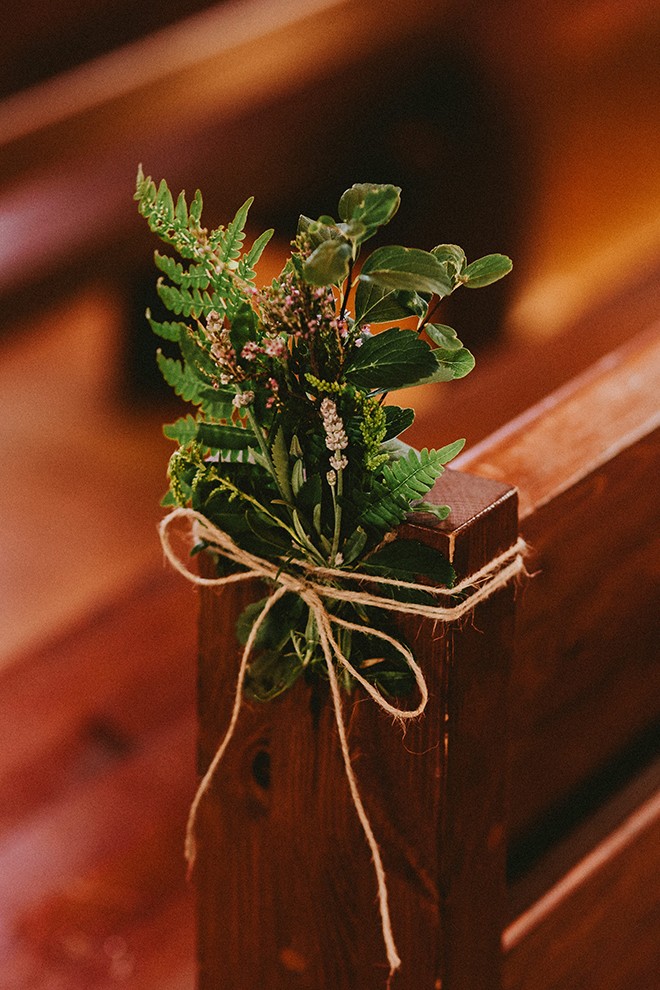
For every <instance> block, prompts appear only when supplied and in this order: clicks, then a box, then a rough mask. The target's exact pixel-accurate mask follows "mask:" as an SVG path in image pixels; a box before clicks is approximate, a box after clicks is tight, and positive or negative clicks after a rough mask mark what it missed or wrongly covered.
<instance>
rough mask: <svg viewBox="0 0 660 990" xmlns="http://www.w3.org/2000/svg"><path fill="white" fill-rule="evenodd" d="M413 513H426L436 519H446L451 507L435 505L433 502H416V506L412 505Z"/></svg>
mask: <svg viewBox="0 0 660 990" xmlns="http://www.w3.org/2000/svg"><path fill="white" fill-rule="evenodd" d="M412 509H413V512H428V513H430V514H431V515H432V516H435V517H436V519H440V520H442V519H446V518H447V516H448V515H449V513H450V512H451V507H450V506H449V505H435V503H434V502H418V503H417V505H413V507H412Z"/></svg>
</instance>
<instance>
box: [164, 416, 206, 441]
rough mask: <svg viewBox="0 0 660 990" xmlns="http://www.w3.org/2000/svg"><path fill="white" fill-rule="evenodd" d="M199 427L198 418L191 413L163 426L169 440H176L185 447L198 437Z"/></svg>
mask: <svg viewBox="0 0 660 990" xmlns="http://www.w3.org/2000/svg"><path fill="white" fill-rule="evenodd" d="M197 427H198V422H197V420H196V419H195V417H194V416H191V415H190V413H189V414H188V415H187V416H183V417H182V418H181V419H177V420H176V422H174V423H166V424H165V425H164V426H163V434H164V435H165V436H166V437H167V439H168V440H176V442H177V443H178V444H179V445H180V446H181V447H184V446H185V445H186V444H187V443H190V442H191V440H196V439H197Z"/></svg>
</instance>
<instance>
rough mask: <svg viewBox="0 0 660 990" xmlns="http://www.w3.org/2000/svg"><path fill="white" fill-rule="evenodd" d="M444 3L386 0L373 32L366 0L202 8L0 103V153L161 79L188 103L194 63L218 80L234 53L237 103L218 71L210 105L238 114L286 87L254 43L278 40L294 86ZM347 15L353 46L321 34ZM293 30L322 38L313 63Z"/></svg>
mask: <svg viewBox="0 0 660 990" xmlns="http://www.w3.org/2000/svg"><path fill="white" fill-rule="evenodd" d="M443 6H446V4H445V3H442V2H441V0H434V2H432V3H428V2H424V0H411V2H410V3H408V4H407V5H406V6H405V8H404V7H399V6H397V5H391V6H390V7H389V8H388V16H387V17H386V18H381V19H380V20H379V22H378V30H374V21H373V16H371V15H372V13H373V8H372V7H371V5H370V4H368V3H367V2H366V0H285V2H281V3H275V4H273V3H269V2H264V0H240V2H238V0H235V2H233V3H225V4H221V5H218V6H215V7H210V8H207V9H206V10H203V11H200V12H198V13H195V14H192V15H190V16H189V17H186V18H185V19H182V20H179V21H177V22H176V23H174V24H172V25H169V26H167V27H164V28H162V29H160V30H157V31H154V32H152V33H151V34H149V35H147V36H146V37H144V38H140V39H138V40H137V41H133V42H129V43H127V44H125V45H123V46H121V47H120V48H117V49H115V50H114V51H111V52H108V53H106V54H104V55H101V56H99V57H97V58H95V59H91V60H90V61H89V62H86V63H84V64H82V65H80V66H76V67H74V68H72V69H69V70H67V71H65V72H62V73H60V74H59V75H57V76H55V77H53V78H50V79H47V80H45V81H44V82H42V83H38V84H35V85H34V86H31V87H29V88H28V89H26V90H23V91H20V92H18V93H16V94H13V95H11V96H9V97H6V98H5V99H4V100H2V101H0V151H1V149H2V147H3V146H7V145H10V144H12V143H13V142H15V141H19V140H23V139H25V138H29V136H30V135H32V134H36V133H39V132H41V131H43V130H45V129H56V128H57V127H58V126H59V125H61V124H64V123H66V122H67V121H70V120H72V119H74V118H76V117H79V116H81V115H83V114H86V113H89V112H92V113H94V114H96V115H104V114H109V116H110V117H111V116H112V114H113V113H114V111H113V110H112V107H113V105H115V104H116V103H117V102H118V101H122V100H124V99H125V98H126V97H127V96H130V95H132V96H133V97H134V98H136V99H137V98H138V97H140V96H141V95H144V94H145V93H146V92H151V91H152V90H153V89H157V88H158V87H159V86H162V85H164V84H167V86H168V87H170V86H172V90H173V94H174V96H175V102H177V103H180V104H184V103H185V104H186V106H188V104H191V102H193V103H194V101H195V100H196V101H197V102H199V100H200V97H203V95H204V94H202V93H200V92H199V88H198V87H197V86H196V84H195V80H196V78H197V76H196V74H197V73H198V72H199V71H200V70H201V69H203V70H204V71H208V72H209V73H210V74H215V75H216V76H217V75H218V74H219V76H220V78H221V79H222V78H223V77H224V76H225V75H226V74H227V60H228V59H231V60H232V64H233V60H234V59H235V57H236V56H239V57H240V58H242V59H245V58H246V57H248V56H250V73H249V75H246V76H245V78H244V79H243V80H242V82H243V84H244V87H245V88H244V91H243V94H242V98H241V101H240V103H239V104H237V103H236V102H235V99H234V95H235V94H234V92H233V91H232V90H231V88H230V89H229V91H228V92H227V94H226V96H225V97H224V98H223V95H222V90H221V89H218V80H217V78H216V80H215V82H214V84H213V87H212V89H213V97H214V107H215V112H216V113H218V112H222V110H223V106H224V104H226V103H229V104H230V107H231V111H232V115H234V116H236V115H238V116H241V115H244V114H245V113H246V111H247V109H248V107H249V105H250V103H251V102H252V98H253V96H254V95H255V94H259V95H263V94H264V93H265V92H268V95H269V99H273V98H276V97H277V95H278V92H279V91H280V90H282V91H283V90H284V89H285V88H286V87H285V83H284V77H282V78H279V77H275V78H274V77H273V74H272V65H271V64H270V63H269V62H268V60H262V64H260V62H259V60H258V59H254V58H253V57H252V56H254V46H255V45H261V46H264V48H268V47H270V46H272V45H274V44H277V46H278V48H279V47H281V45H282V42H283V41H285V42H286V43H287V47H286V53H287V54H286V60H285V61H286V69H287V74H289V75H292V76H294V77H295V79H296V81H297V84H298V85H300V84H301V81H303V82H304V81H305V79H306V77H307V76H310V78H311V77H312V76H318V75H320V74H322V73H323V72H324V71H330V70H332V71H333V72H335V73H337V72H339V71H340V68H341V66H342V64H343V63H346V64H348V63H350V62H351V61H356V60H357V59H358V58H363V57H364V56H365V54H369V53H373V52H375V51H377V50H378V49H379V48H380V47H381V46H382V45H383V44H385V43H387V42H390V41H392V40H395V39H397V38H399V39H400V38H401V37H402V36H405V35H409V36H411V37H412V36H416V35H418V34H421V33H422V32H423V30H424V26H425V25H426V26H428V24H429V23H432V21H433V20H434V18H435V16H437V13H438V10H437V8H438V7H443ZM411 7H413V8H414V11H413V12H411ZM347 19H348V22H349V23H350V29H351V45H335V44H333V43H332V40H330V39H329V38H328V32H330V36H331V37H332V36H334V35H335V34H336V32H337V30H338V28H340V27H341V26H342V24H343V22H344V21H346V20H347ZM301 32H302V35H303V36H309V37H310V38H311V37H314V36H315V37H325V38H326V44H324V45H321V46H316V47H315V48H314V58H313V59H312V60H310V59H308V58H307V57H306V55H305V45H303V44H302V43H301ZM283 52H284V48H282V53H283ZM292 62H293V64H292ZM296 62H299V63H300V65H299V66H298V69H299V71H294V70H295V69H296V66H295V63H296ZM216 89H218V92H216ZM218 100H219V103H218ZM195 105H196V104H195Z"/></svg>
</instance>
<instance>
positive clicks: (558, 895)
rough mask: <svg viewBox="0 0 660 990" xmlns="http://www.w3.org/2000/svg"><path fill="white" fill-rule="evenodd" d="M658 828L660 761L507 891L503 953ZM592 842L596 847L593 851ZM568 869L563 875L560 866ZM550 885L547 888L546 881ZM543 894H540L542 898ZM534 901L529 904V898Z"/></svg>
mask: <svg viewBox="0 0 660 990" xmlns="http://www.w3.org/2000/svg"><path fill="white" fill-rule="evenodd" d="M659 823H660V758H659V759H657V760H656V761H655V762H654V763H653V764H652V765H651V766H650V767H648V768H647V769H646V770H644V771H643V772H642V773H640V774H639V775H638V776H637V777H636V778H635V779H634V780H633V781H632V782H631V783H629V784H628V785H627V786H626V787H625V788H624V789H623V790H622V791H620V792H618V793H617V794H616V795H614V796H613V797H612V798H611V799H610V800H609V801H608V802H607V803H606V804H605V805H603V806H602V807H601V808H599V809H598V811H597V812H596V813H595V814H594V815H592V816H590V818H589V819H588V820H587V821H585V822H583V823H582V824H581V825H580V826H579V828H577V829H576V830H575V832H574V833H573V834H572V835H571V836H570V837H569V838H568V839H566V840H564V841H563V842H562V843H561V844H560V845H559V846H558V847H553V849H551V850H550V851H549V852H548V853H547V854H546V856H544V857H543V859H542V860H541V861H540V862H539V863H538V864H537V866H535V867H534V868H533V869H532V870H531V871H530V873H529V874H527V875H525V877H523V878H522V879H521V880H520V881H519V882H518V883H517V884H515V885H514V886H513V888H511V890H510V898H509V901H510V906H511V908H512V909H513V910H512V912H511V914H513V915H515V916H514V917H512V919H511V920H510V922H509V924H508V925H507V926H506V928H505V929H504V931H503V933H502V948H503V951H504V952H505V953H509V952H512V951H513V950H514V949H515V948H516V946H517V945H518V944H520V943H521V942H522V941H524V939H525V938H526V937H527V936H528V935H529V934H530V933H531V932H532V931H534V930H536V929H537V928H538V927H539V926H540V925H542V924H543V923H544V921H545V920H546V919H547V918H549V917H550V916H551V914H552V913H553V912H554V911H556V910H561V905H562V904H563V903H564V902H565V901H567V900H568V899H569V898H570V897H571V896H573V895H574V894H575V893H576V892H577V891H578V890H579V889H580V888H581V887H582V886H583V885H584V884H586V883H588V882H589V881H590V880H591V879H592V878H593V877H594V876H596V875H597V874H598V872H599V871H600V870H601V869H602V868H603V867H604V866H605V865H606V864H607V863H609V862H611V860H612V859H613V858H614V857H617V856H623V855H625V852H626V849H627V848H628V846H630V845H631V844H632V843H633V842H635V841H636V839H637V838H638V837H639V836H640V835H641V834H643V833H644V832H646V831H647V830H649V829H650V828H653V827H655V826H656V825H657V824H659ZM594 836H597V837H598V836H599V837H600V838H599V841H597V843H596V845H594ZM585 850H588V851H585ZM562 863H563V864H566V865H567V866H569V868H568V869H567V870H566V871H565V872H564V871H563V870H562V869H561V864H562ZM555 876H558V879H555V880H551V883H550V886H548V883H547V878H548V877H555ZM541 891H542V892H541ZM533 894H536V895H538V896H536V897H535V899H532V895H533Z"/></svg>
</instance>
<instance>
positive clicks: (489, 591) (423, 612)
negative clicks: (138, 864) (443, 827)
mask: <svg viewBox="0 0 660 990" xmlns="http://www.w3.org/2000/svg"><path fill="white" fill-rule="evenodd" d="M179 519H185V520H186V521H187V522H188V523H190V524H191V525H192V526H193V527H194V529H195V530H196V535H197V537H198V538H201V539H203V540H205V541H206V542H207V543H208V544H209V545H211V546H212V547H213V549H214V550H216V551H217V552H218V553H220V554H221V555H222V556H223V557H225V558H226V559H228V560H230V561H232V562H233V563H236V564H239V565H241V566H242V567H243V568H244V569H243V570H242V571H240V572H238V573H234V574H230V575H226V576H223V577H218V578H204V577H201V576H200V575H198V574H195V573H194V572H193V571H191V570H189V568H188V566H187V564H186V563H184V562H183V561H182V560H181V558H180V557H179V556H178V554H177V553H176V552H175V550H174V548H173V547H172V542H171V539H170V529H171V527H172V525H173V524H174V523H175V522H176V521H177V520H179ZM159 532H160V538H161V543H162V546H163V551H164V553H165V555H166V557H167V558H168V560H169V561H170V563H171V564H172V566H173V567H174V568H175V569H176V570H177V571H179V573H180V574H182V575H183V576H184V577H185V578H187V579H188V580H189V581H191V582H192V583H193V584H196V585H199V586H203V587H223V586H224V585H227V584H232V583H235V582H237V581H246V580H250V579H252V578H260V579H265V580H269V581H271V582H272V583H273V584H274V585H275V586H276V587H275V591H274V592H273V594H272V595H271V596H270V597H269V598H268V599H267V601H266V604H265V606H264V608H263V609H262V611H261V612H260V614H259V615H258V616H257V618H256V619H255V621H254V623H253V625H252V628H251V630H250V635H249V637H248V640H247V642H246V644H245V648H244V650H243V654H242V656H241V662H240V665H239V670H238V677H237V681H236V691H235V695H234V704H233V708H232V714H231V719H230V721H229V726H228V728H227V731H226V732H225V735H224V737H223V739H222V741H221V742H220V745H219V746H218V749H217V750H216V753H215V756H214V757H213V759H212V760H211V763H210V764H209V767H208V770H207V771H206V773H205V774H204V776H203V778H202V780H201V782H200V784H199V787H198V789H197V793H196V794H195V798H194V800H193V802H192V805H191V807H190V813H189V815H188V824H187V827H186V842H185V853H186V859H187V861H188V876H190V875H191V873H192V871H193V868H194V865H195V860H196V856H197V843H196V839H195V828H196V821H197V813H198V810H199V806H200V804H201V801H202V799H203V798H204V795H205V794H206V792H207V791H208V789H209V787H210V785H211V782H212V780H213V777H214V775H215V773H216V770H217V768H218V766H219V764H220V762H221V760H222V758H223V757H224V755H225V752H226V750H227V747H228V745H229V743H230V741H231V738H232V736H233V734H234V731H235V729H236V725H237V723H238V717H239V713H240V709H241V704H242V701H243V683H244V680H245V674H246V671H247V668H248V664H249V661H250V656H251V654H252V650H253V648H254V645H255V643H256V639H257V635H258V633H259V629H260V628H261V624H262V622H263V621H264V620H265V618H266V616H267V615H268V612H269V611H270V609H271V608H273V606H274V605H275V604H276V602H278V601H279V599H280V598H281V597H282V596H283V595H284V594H286V593H287V592H293V593H295V594H298V595H300V597H301V598H302V599H303V600H304V601H305V602H306V604H307V605H308V607H309V609H310V611H311V612H312V614H313V615H314V619H315V621H316V625H317V628H318V632H319V641H320V643H321V648H322V650H323V656H324V659H325V663H326V667H327V670H328V679H329V681H330V690H331V694H332V702H333V707H334V714H335V721H336V724H337V732H338V734H339V743H340V748H341V753H342V758H343V762H344V769H345V772H346V779H347V781H348V786H349V789H350V793H351V799H352V801H353V805H354V807H355V811H356V813H357V816H358V818H359V820H360V824H361V825H362V829H363V831H364V834H365V837H366V840H367V843H368V845H369V849H370V851H371V856H372V859H373V864H374V870H375V873H376V880H377V884H378V903H379V909H380V918H381V927H382V933H383V941H384V943H385V950H386V953H387V961H388V963H389V967H390V971H389V977H388V981H387V986H388V988H389V986H390V984H391V981H392V977H393V976H394V974H395V972H396V971H397V970H398V969H399V967H400V966H401V959H400V958H399V954H398V952H397V948H396V945H395V942H394V936H393V933H392V922H391V918H390V910H389V902H388V891H387V881H386V876H385V870H384V868H383V861H382V858H381V854H380V849H379V848H378V843H377V842H376V838H375V836H374V833H373V829H372V827H371V823H370V821H369V817H368V815H367V812H366V810H365V807H364V804H363V803H362V798H361V797H360V792H359V789H358V785H357V780H356V778H355V774H354V772H353V767H352V764H351V754H350V750H349V746H348V739H347V735H346V726H345V723H344V716H343V711H342V703H341V692H340V688H339V682H338V680H337V672H336V666H337V665H339V666H340V667H343V668H344V669H345V670H347V671H348V672H349V673H350V674H351V676H352V677H354V678H355V679H356V680H357V681H358V682H359V683H360V684H361V685H362V687H363V688H364V689H365V691H366V692H367V693H368V694H369V695H370V696H371V698H372V699H373V700H374V701H375V702H376V704H377V705H379V706H380V707H381V708H382V709H383V710H384V711H386V712H387V713H388V714H389V715H392V716H393V717H394V718H395V719H396V720H398V721H401V722H402V721H404V720H409V719H414V718H418V717H419V716H420V715H421V714H422V712H423V711H424V709H425V707H426V704H427V701H428V687H427V684H426V680H425V678H424V674H423V672H422V670H421V668H420V667H419V665H418V664H417V663H416V661H415V659H414V657H413V655H412V653H411V651H410V650H409V649H408V647H406V646H404V644H403V643H401V642H400V641H399V640H398V639H396V638H395V637H393V636H389V635H388V634H387V633H384V632H382V630H380V629H374V628H372V627H371V626H367V625H358V624H357V623H353V622H349V621H348V620H346V619H342V618H340V617H339V616H337V615H333V614H331V613H330V612H328V610H327V609H326V607H325V605H324V604H323V598H331V599H334V600H336V601H351V602H353V603H355V604H361V605H367V606H373V607H375V608H380V609H382V610H383V611H388V612H405V613H407V614H409V615H410V614H412V615H418V616H420V617H423V618H430V619H435V620H437V621H441V622H456V621H457V620H459V619H461V618H463V617H464V616H466V615H468V614H469V613H471V612H472V611H473V610H474V608H475V607H476V606H477V605H478V604H480V602H483V601H486V600H487V599H488V598H490V597H491V595H493V594H495V592H496V591H499V589H500V588H503V587H504V586H505V585H507V584H508V583H509V582H510V581H511V580H513V579H514V578H517V577H518V576H520V575H521V574H526V573H527V572H526V569H525V563H524V555H525V551H526V549H527V547H526V544H525V542H524V540H522V539H519V540H518V541H517V542H516V543H515V544H514V545H513V546H512V547H509V549H508V550H505V551H504V552H503V553H501V554H499V556H497V557H496V558H494V559H493V560H491V561H489V563H488V564H486V565H485V566H484V567H482V568H480V570H478V571H476V572H475V573H474V574H471V575H469V576H468V577H467V578H464V579H463V580H462V581H460V582H459V583H458V584H457V585H455V586H454V587H453V588H441V587H435V588H434V587H429V585H424V584H418V583H416V582H412V581H399V580H396V579H392V578H385V577H380V576H375V575H371V574H368V575H367V574H363V573H360V572H359V571H344V570H339V569H338V568H317V567H315V566H314V565H311V564H309V563H307V562H306V561H300V560H294V561H290V562H289V563H290V565H292V566H293V567H295V568H298V569H299V570H300V571H301V572H302V573H301V574H300V575H298V574H296V573H292V571H284V570H282V569H281V568H280V567H279V566H278V565H276V564H274V563H272V562H271V561H269V560H265V559H263V558H261V557H257V556H256V555H254V554H251V553H248V552H247V551H245V550H243V549H241V548H240V547H239V546H237V544H236V543H234V541H233V540H232V539H231V537H230V536H229V535H228V534H227V533H225V532H223V531H222V530H220V529H218V528H217V527H216V526H214V525H213V523H211V522H210V521H209V520H208V519H206V517H205V516H203V515H201V513H199V512H195V511H194V510H192V509H185V508H179V509H174V510H173V511H172V512H170V514H169V515H168V516H166V517H165V518H164V519H163V520H162V522H161V523H160V526H159ZM328 578H330V579H337V578H341V579H342V580H344V581H364V580H367V581H369V582H370V583H371V584H374V585H378V584H381V585H385V586H386V587H388V588H408V589H411V590H419V591H424V592H427V593H431V594H434V595H436V596H438V597H443V596H444V597H448V598H453V597H454V596H456V595H457V594H462V593H463V592H467V595H466V597H465V599H464V600H463V601H461V602H458V603H457V604H451V605H447V606H443V605H418V604H415V603H404V602H400V601H396V600H395V599H392V598H385V597H383V596H381V595H377V594H374V593H371V592H365V591H363V590H362V589H360V590H356V591H350V590H347V589H345V588H337V587H332V586H331V585H328V584H327V583H326V582H325V581H324V579H328ZM333 625H337V626H341V627H343V628H345V629H349V630H354V631H358V632H362V633H364V634H366V635H368V636H373V637H375V638H377V639H381V640H384V641H386V642H388V643H390V645H391V646H393V647H394V648H395V649H396V650H397V651H398V652H399V653H400V654H401V656H403V658H404V659H405V661H406V663H407V664H408V666H409V668H410V670H411V671H412V673H413V674H414V677H415V680H416V682H417V687H418V689H419V693H420V701H419V704H418V705H417V707H416V708H413V709H400V708H397V707H396V706H394V705H392V704H391V703H390V702H389V701H388V700H387V699H386V698H385V697H384V696H383V695H382V694H381V693H380V692H379V691H378V690H377V689H376V688H375V687H374V686H373V684H370V683H369V681H367V680H366V679H365V678H364V677H363V676H362V674H361V673H360V672H359V671H358V670H356V669H355V667H353V665H352V664H351V663H350V661H349V660H348V658H347V657H346V656H345V655H344V653H343V652H342V650H341V647H340V646H339V643H338V642H337V639H336V638H335V636H334V634H333V631H332V626H333Z"/></svg>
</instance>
